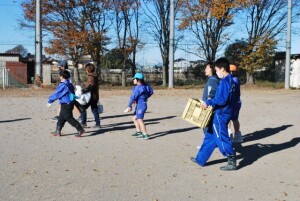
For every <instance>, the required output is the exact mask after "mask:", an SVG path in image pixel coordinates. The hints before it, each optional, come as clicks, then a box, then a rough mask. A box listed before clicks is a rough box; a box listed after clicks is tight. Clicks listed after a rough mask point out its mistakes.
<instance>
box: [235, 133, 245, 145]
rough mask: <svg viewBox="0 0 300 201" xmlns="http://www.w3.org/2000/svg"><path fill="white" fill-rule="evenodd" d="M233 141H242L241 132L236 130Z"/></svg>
mask: <svg viewBox="0 0 300 201" xmlns="http://www.w3.org/2000/svg"><path fill="white" fill-rule="evenodd" d="M234 142H235V143H242V142H243V136H242V133H241V132H236V133H235V134H234Z"/></svg>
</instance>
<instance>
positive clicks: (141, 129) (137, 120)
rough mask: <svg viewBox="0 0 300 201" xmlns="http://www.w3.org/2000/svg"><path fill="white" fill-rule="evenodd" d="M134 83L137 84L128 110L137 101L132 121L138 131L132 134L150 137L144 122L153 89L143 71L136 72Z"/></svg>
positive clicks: (128, 109) (138, 136)
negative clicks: (145, 78)
mask: <svg viewBox="0 0 300 201" xmlns="http://www.w3.org/2000/svg"><path fill="white" fill-rule="evenodd" d="M132 79H133V84H134V85H136V86H135V87H134V88H133V90H132V94H131V96H130V99H129V103H128V107H127V109H126V111H131V110H132V105H133V104H134V103H135V104H136V106H135V112H134V114H133V116H132V121H133V123H134V125H135V129H136V133H134V134H133V135H132V136H134V137H137V138H142V139H145V140H147V139H149V135H148V132H147V130H146V126H145V124H144V115H145V112H146V111H147V100H148V98H149V97H150V96H151V95H152V94H153V89H152V88H151V87H150V85H149V84H146V83H145V81H144V75H143V74H142V73H136V74H135V75H134V77H133V78H132Z"/></svg>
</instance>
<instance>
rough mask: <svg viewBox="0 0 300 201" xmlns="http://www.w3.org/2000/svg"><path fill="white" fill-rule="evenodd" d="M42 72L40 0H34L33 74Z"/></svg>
mask: <svg viewBox="0 0 300 201" xmlns="http://www.w3.org/2000/svg"><path fill="white" fill-rule="evenodd" d="M41 72H42V30H41V0H36V17H35V75H36V76H39V77H40V76H41V74H42V73H41Z"/></svg>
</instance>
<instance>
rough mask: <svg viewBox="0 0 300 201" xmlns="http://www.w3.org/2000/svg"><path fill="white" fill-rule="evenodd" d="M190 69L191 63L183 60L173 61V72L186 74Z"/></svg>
mask: <svg viewBox="0 0 300 201" xmlns="http://www.w3.org/2000/svg"><path fill="white" fill-rule="evenodd" d="M190 67H191V62H189V61H187V60H184V59H177V60H175V61H174V72H186V71H187V70H188V68H190Z"/></svg>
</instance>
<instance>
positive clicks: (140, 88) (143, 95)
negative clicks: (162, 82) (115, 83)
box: [128, 84, 153, 108]
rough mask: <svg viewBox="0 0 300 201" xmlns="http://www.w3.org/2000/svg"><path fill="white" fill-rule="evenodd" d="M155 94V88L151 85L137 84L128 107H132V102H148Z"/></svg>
mask: <svg viewBox="0 0 300 201" xmlns="http://www.w3.org/2000/svg"><path fill="white" fill-rule="evenodd" d="M152 94H153V89H152V88H151V87H150V85H148V84H145V85H142V84H139V85H136V86H135V87H134V88H133V90H132V94H131V96H130V99H129V103H128V107H130V108H131V107H132V104H133V103H134V102H136V104H137V105H138V104H139V103H145V102H147V100H148V98H149V97H150V96H151V95H152Z"/></svg>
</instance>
